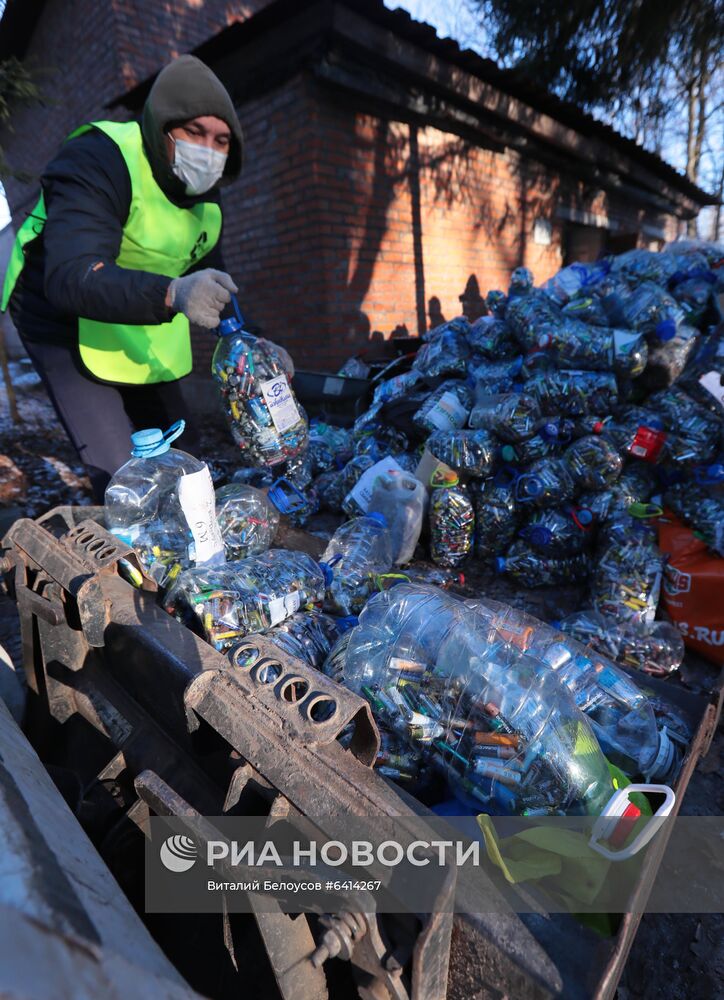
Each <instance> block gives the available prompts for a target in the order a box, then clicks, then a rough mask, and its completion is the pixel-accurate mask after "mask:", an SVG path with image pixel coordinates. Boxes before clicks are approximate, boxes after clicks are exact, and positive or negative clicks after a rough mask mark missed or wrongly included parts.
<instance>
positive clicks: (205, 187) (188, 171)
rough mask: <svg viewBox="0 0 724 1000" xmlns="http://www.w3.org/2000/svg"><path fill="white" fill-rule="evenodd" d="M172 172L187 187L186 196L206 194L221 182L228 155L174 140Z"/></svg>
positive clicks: (180, 140)
mask: <svg viewBox="0 0 724 1000" xmlns="http://www.w3.org/2000/svg"><path fill="white" fill-rule="evenodd" d="M170 138H171V140H172V141H173V144H174V159H173V163H172V164H171V170H172V171H173V172H174V173H175V174H176V176H177V177H178V179H179V180H180V181H183V183H184V184H185V185H186V194H192V195H193V194H204V193H205V192H206V191H209V190H210V189H211V188H212V187H213V186H214V184H216V182H217V181H218V180H219V178H220V177H221V175H222V174H223V172H224V167H225V166H226V153H219V152H218V151H217V150H215V149H210V148H209V147H208V146H200V145H199V144H198V143H196V142H186V140H185V139H174V137H173V136H170Z"/></svg>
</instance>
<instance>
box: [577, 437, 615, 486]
mask: <svg viewBox="0 0 724 1000" xmlns="http://www.w3.org/2000/svg"><path fill="white" fill-rule="evenodd" d="M563 461H564V462H566V463H567V465H568V468H569V469H570V470H571V472H572V474H573V478H574V479H575V480H576V484H577V485H578V487H579V488H580V489H583V490H602V489H605V487H607V486H610V485H611V483H614V482H615V481H616V480H617V479H618V477H619V476H620V475H621V472H622V471H623V459H622V458H621V456H620V455H619V453H618V452H617V451H616V450H615V448H613V447H612V446H611V445H610V444H609V443H608V442H607V441H606V440H605V439H604V438H601V437H596V436H594V435H589V436H588V437H582V438H579V439H578V440H577V441H574V442H573V444H572V445H570V446H569V447H568V448H566V450H565V452H564V453H563Z"/></svg>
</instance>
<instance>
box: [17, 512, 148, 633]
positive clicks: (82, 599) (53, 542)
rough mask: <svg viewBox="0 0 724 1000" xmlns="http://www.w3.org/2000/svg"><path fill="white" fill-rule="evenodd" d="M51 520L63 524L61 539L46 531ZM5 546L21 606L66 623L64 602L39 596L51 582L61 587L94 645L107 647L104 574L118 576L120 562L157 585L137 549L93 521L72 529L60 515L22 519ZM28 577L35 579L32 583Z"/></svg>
mask: <svg viewBox="0 0 724 1000" xmlns="http://www.w3.org/2000/svg"><path fill="white" fill-rule="evenodd" d="M62 509H63V508H61V510H62ZM67 509H70V508H67ZM53 518H54V519H55V524H56V525H57V524H58V523H60V525H63V524H64V523H65V526H66V528H68V530H66V531H65V532H64V533H63V534H62V535H60V537H57V536H56V535H55V534H52V533H51V531H50V530H48V527H49V526H50V525H51V523H53V521H52V519H53ZM46 525H48V527H46ZM3 548H4V549H5V550H6V552H7V553H8V555H7V556H6V559H9V560H10V561H11V562H12V564H13V565H14V567H15V570H16V573H15V593H16V598H17V600H18V603H19V604H21V605H24V606H25V608H26V609H27V611H28V612H29V613H30V614H33V615H37V616H38V617H39V618H41V619H43V621H46V622H48V623H49V624H51V625H59V624H61V622H63V621H64V620H67V619H68V615H69V610H68V609H67V608H65V607H64V605H63V603H62V602H61V601H60V600H54V601H49V600H48V599H47V598H45V597H43V596H42V595H41V594H39V593H38V591H39V590H40V589H42V587H43V586H44V585H45V584H46V583H47V582H48V581H52V582H54V583H56V584H58V585H59V587H60V588H62V591H63V592H64V593H65V594H67V595H68V596H69V597H71V598H73V600H74V602H75V605H76V607H77V612H78V620H79V624H80V627H81V630H82V632H83V635H84V636H85V638H86V640H87V642H88V644H89V645H90V646H96V647H98V646H102V645H103V643H104V638H103V634H104V631H105V627H106V625H107V623H108V607H107V602H106V601H105V599H104V596H103V591H102V588H101V583H100V579H99V577H100V575H101V574H102V573H113V574H115V573H116V572H117V564H118V562H119V561H120V560H126V561H127V562H128V563H130V564H131V565H132V566H133V567H134V568H135V569H136V570H137V571H138V573H139V574H140V576H141V578H142V580H143V586H144V588H145V589H148V590H153V589H155V584H154V583H153V581H151V580H149V578H148V577H146V576H145V575H144V574H143V572H142V570H141V566H140V563H139V562H138V557H137V555H136V553H135V552H134V550H133V549H132V548H131V547H130V546H128V545H126V544H125V543H123V542H121V541H120V540H119V539H117V538H116V537H115V536H114V535H112V534H111V533H110V532H109V531H107V530H106V529H105V528H104V527H103V526H102V525H101V524H98V523H97V522H96V521H94V520H91V519H90V518H87V519H85V520H83V521H81V522H80V523H79V524H74V525H68V524H67V521H65V519H64V518H63V517H62V516H59V512H58V511H53V512H51V515H46V520H45V522H44V523H40V522H36V521H32V520H30V519H29V518H21V519H20V520H19V521H16V522H15V523H14V524H13V525H12V527H11V528H10V530H9V531H8V533H7V534H6V535H5V538H4V539H3ZM29 573H31V574H32V575H33V577H35V579H34V581H33V583H32V585H30V583H29Z"/></svg>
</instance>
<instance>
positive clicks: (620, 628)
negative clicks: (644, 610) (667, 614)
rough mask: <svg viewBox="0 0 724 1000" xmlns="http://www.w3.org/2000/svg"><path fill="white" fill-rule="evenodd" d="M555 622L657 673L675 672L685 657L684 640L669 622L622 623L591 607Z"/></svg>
mask: <svg viewBox="0 0 724 1000" xmlns="http://www.w3.org/2000/svg"><path fill="white" fill-rule="evenodd" d="M555 625H556V627H558V628H560V629H561V631H562V632H565V633H566V635H570V636H572V637H573V638H574V639H577V640H578V641H579V642H581V643H583V645H585V646H590V647H591V648H592V649H595V650H596V651H597V652H599V653H602V654H603V655H604V656H608V657H610V658H611V659H613V660H616V661H617V662H619V663H623V664H625V665H626V666H629V667H635V668H636V669H637V670H642V671H643V672H644V673H647V674H652V675H654V676H656V677H665V676H666V675H668V674H671V673H673V672H674V671H676V670H678V669H679V667H680V666H681V664H682V663H683V661H684V640H683V639H682V637H681V633H680V632H679V631H678V629H677V628H675V626H673V625H671V624H670V623H669V622H659V621H655V622H652V623H651V624H649V625H643V624H640V623H635V622H629V623H627V624H626V625H621V624H620V623H619V622H617V621H616V620H615V619H613V618H609V617H608V616H607V615H602V614H600V613H599V612H598V611H594V610H592V609H590V610H584V611H576V612H574V613H573V614H571V615H567V616H566V617H565V618H563V619H562V620H561V621H559V622H556V623H555Z"/></svg>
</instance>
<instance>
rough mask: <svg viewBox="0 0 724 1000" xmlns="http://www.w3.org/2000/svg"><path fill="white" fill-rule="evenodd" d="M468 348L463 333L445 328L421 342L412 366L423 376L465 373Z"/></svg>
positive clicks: (434, 376)
mask: <svg viewBox="0 0 724 1000" xmlns="http://www.w3.org/2000/svg"><path fill="white" fill-rule="evenodd" d="M469 357H470V348H469V347H468V342H467V340H466V339H465V336H464V334H462V333H459V332H458V331H457V330H451V329H449V328H447V329H445V330H444V332H443V333H442V334H440V336H438V337H436V338H435V339H434V340H430V341H429V342H428V343H427V344H423V346H422V347H421V348H420V350H419V351H418V352H417V357H416V358H415V360H414V361H413V364H412V367H413V369H414V370H415V371H418V372H420V374H421V375H422V376H423V377H424V378H429V379H432V378H438V377H439V376H441V375H465V372H466V370H467V364H468V358H469Z"/></svg>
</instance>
